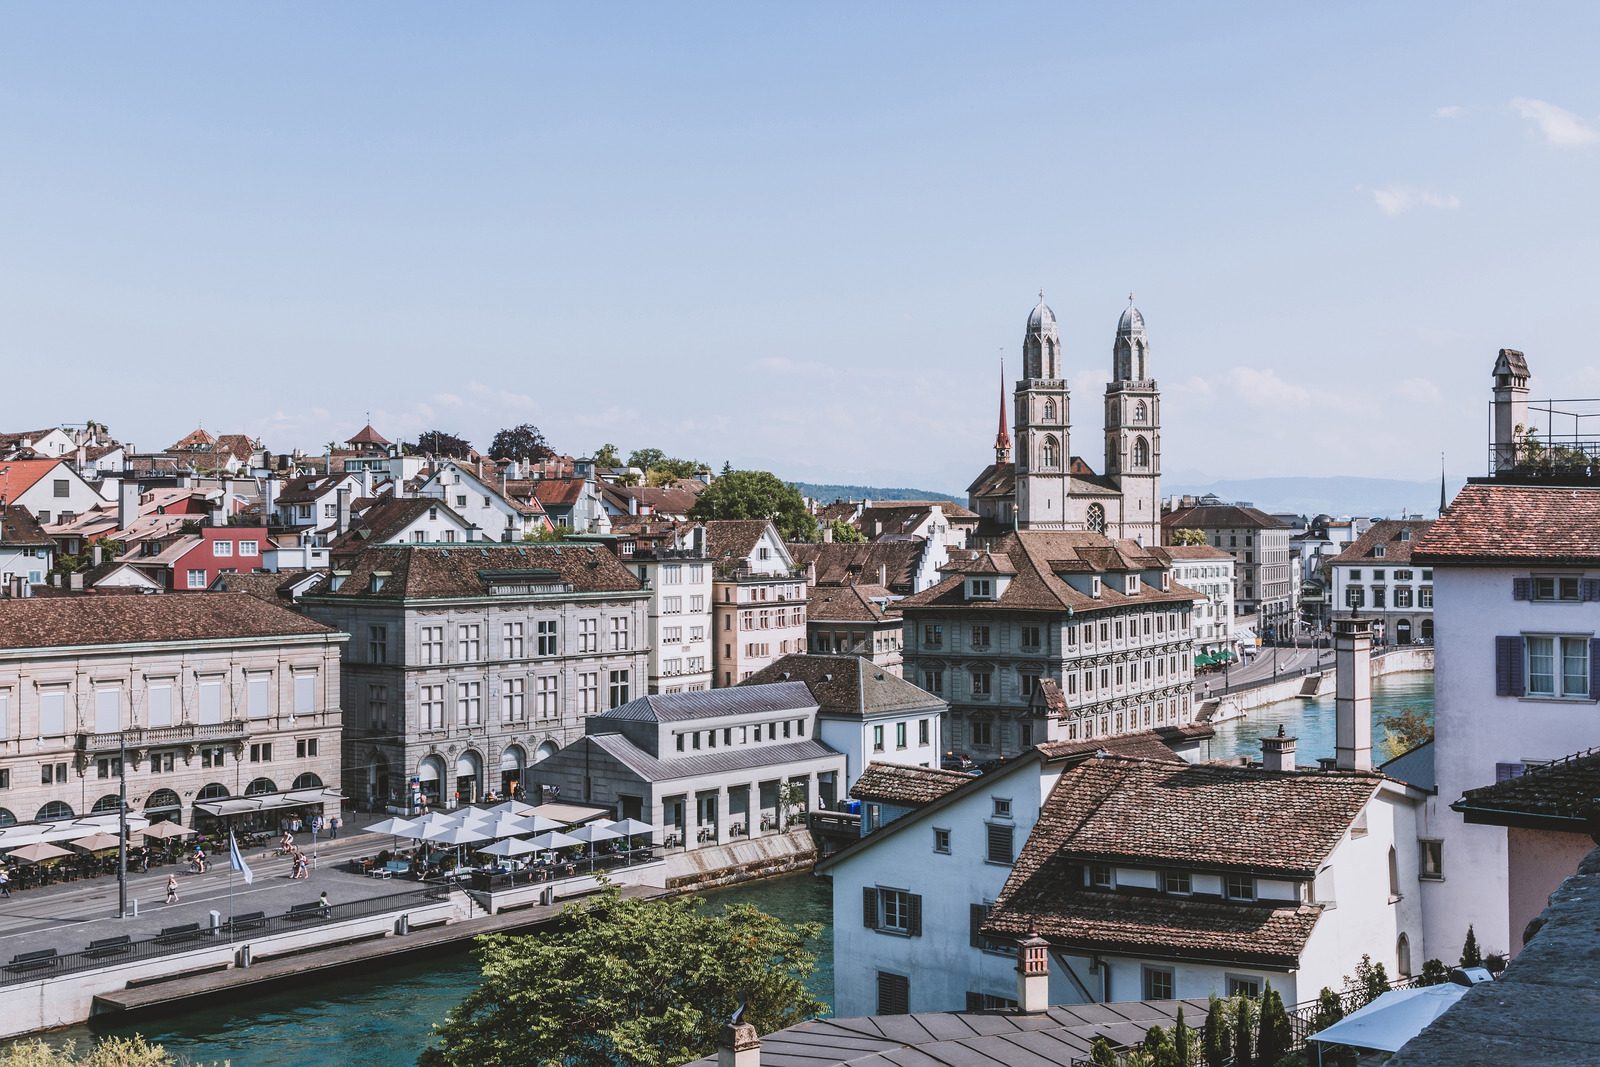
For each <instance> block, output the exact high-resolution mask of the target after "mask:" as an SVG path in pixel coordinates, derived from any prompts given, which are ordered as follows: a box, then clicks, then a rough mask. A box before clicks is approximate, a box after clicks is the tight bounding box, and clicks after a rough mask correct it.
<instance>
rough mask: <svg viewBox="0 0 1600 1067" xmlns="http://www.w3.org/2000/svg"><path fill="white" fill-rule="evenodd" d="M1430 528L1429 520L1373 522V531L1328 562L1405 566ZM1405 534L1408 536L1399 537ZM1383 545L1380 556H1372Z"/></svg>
mask: <svg viewBox="0 0 1600 1067" xmlns="http://www.w3.org/2000/svg"><path fill="white" fill-rule="evenodd" d="M1432 526H1433V520H1432V519H1384V520H1383V521H1382V522H1375V523H1373V524H1372V528H1371V529H1369V530H1368V531H1367V532H1366V533H1364V534H1362V535H1361V536H1360V537H1358V538H1356V540H1355V541H1354V542H1353V543H1352V544H1351V545H1350V547H1349V548H1346V549H1345V550H1344V551H1343V552H1341V553H1339V554H1338V555H1337V556H1334V557H1333V559H1331V560H1329V561H1328V562H1330V563H1372V564H1376V565H1377V566H1380V567H1381V566H1384V565H1389V566H1396V567H1399V566H1404V565H1405V564H1407V563H1410V562H1411V553H1412V551H1413V550H1414V549H1415V548H1416V544H1417V541H1418V540H1420V539H1421V538H1422V537H1423V536H1424V535H1425V534H1426V533H1427V532H1428V530H1429V528H1430V527H1432ZM1402 532H1404V533H1405V534H1406V535H1407V536H1404V537H1402V536H1401V534H1402ZM1379 545H1382V546H1383V555H1381V556H1379V555H1375V553H1376V552H1377V549H1378V546H1379Z"/></svg>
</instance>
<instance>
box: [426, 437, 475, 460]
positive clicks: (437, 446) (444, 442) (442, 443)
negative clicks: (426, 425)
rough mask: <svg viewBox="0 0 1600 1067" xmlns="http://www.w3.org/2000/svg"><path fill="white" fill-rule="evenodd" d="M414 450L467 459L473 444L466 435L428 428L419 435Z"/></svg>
mask: <svg viewBox="0 0 1600 1067" xmlns="http://www.w3.org/2000/svg"><path fill="white" fill-rule="evenodd" d="M411 450H412V451H413V452H425V453H428V454H429V455H434V456H448V457H450V458H451V459H465V458H466V456H467V454H468V453H470V452H471V451H472V445H471V444H469V443H468V442H467V439H466V438H465V437H460V436H458V435H456V434H453V433H449V432H448V431H445V430H428V431H427V432H426V433H421V434H418V435H417V439H416V441H415V442H414V443H413V444H412V445H411Z"/></svg>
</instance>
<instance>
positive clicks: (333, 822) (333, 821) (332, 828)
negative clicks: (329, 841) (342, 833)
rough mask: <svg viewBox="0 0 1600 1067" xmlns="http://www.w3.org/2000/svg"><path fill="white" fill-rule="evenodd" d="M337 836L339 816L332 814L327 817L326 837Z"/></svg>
mask: <svg viewBox="0 0 1600 1067" xmlns="http://www.w3.org/2000/svg"><path fill="white" fill-rule="evenodd" d="M338 836H339V816H337V815H334V816H332V817H331V818H329V819H328V837H329V838H335V837H338Z"/></svg>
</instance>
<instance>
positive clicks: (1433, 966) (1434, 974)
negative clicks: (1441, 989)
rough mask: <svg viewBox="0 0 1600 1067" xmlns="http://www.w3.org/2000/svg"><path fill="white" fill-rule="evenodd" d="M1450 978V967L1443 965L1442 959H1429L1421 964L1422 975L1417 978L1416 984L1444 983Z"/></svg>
mask: <svg viewBox="0 0 1600 1067" xmlns="http://www.w3.org/2000/svg"><path fill="white" fill-rule="evenodd" d="M1449 980H1450V968H1448V967H1446V966H1445V965H1444V960H1429V961H1427V962H1426V963H1424V964H1423V965H1422V975H1421V977H1419V978H1418V979H1417V984H1418V985H1444V984H1445V983H1446V982H1448V981H1449Z"/></svg>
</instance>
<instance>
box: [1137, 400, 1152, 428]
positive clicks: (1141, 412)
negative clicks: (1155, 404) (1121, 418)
mask: <svg viewBox="0 0 1600 1067" xmlns="http://www.w3.org/2000/svg"><path fill="white" fill-rule="evenodd" d="M1133 421H1134V422H1140V423H1143V422H1149V421H1150V409H1149V408H1148V407H1146V406H1145V402H1144V401H1143V400H1141V401H1139V402H1138V403H1137V404H1135V405H1134V407H1133Z"/></svg>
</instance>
